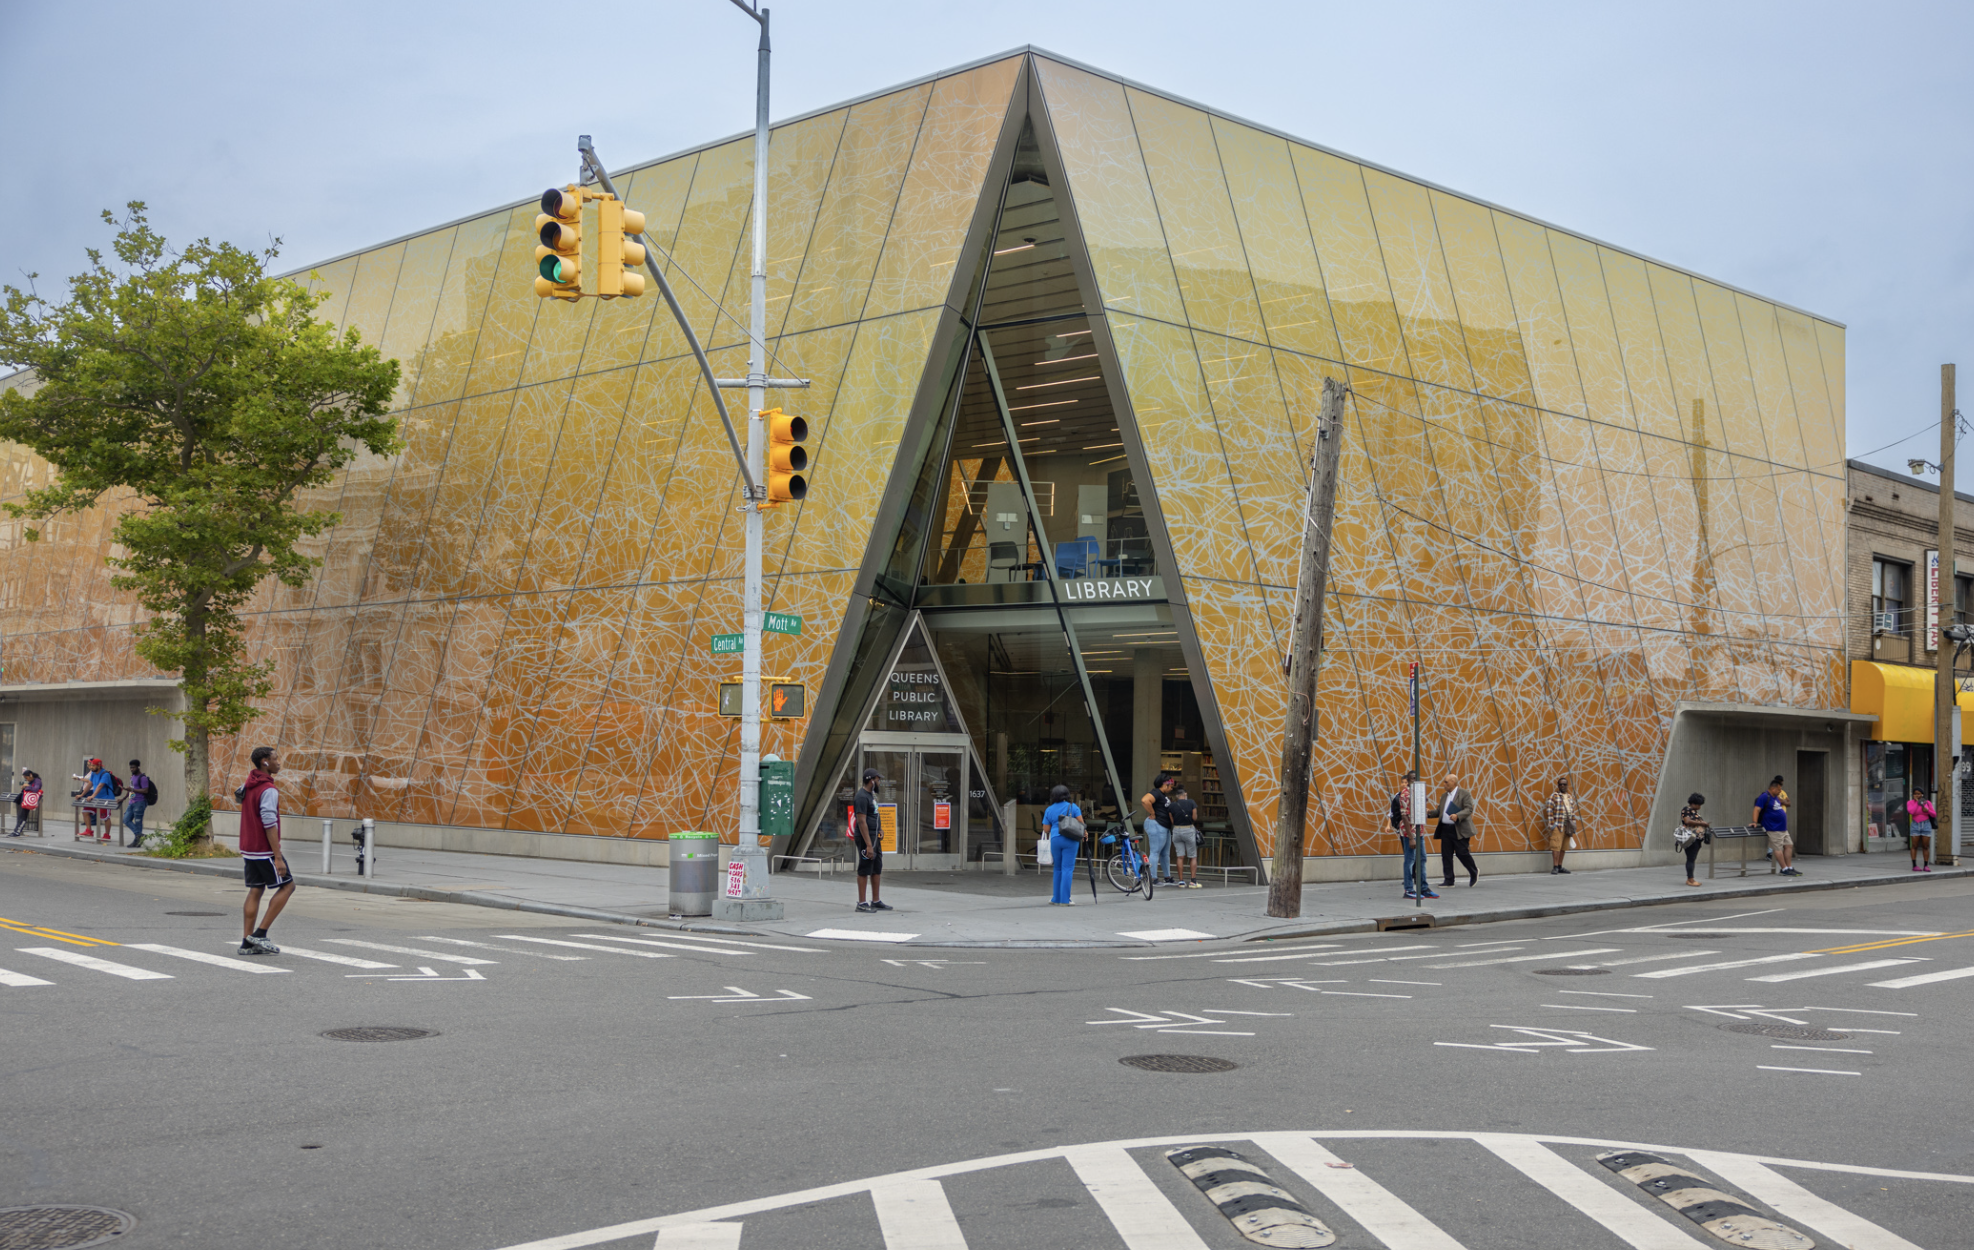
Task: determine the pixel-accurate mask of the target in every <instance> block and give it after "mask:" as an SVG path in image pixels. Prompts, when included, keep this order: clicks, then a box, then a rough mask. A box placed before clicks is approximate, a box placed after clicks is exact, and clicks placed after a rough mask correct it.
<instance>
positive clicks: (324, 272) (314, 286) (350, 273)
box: [303, 256, 360, 330]
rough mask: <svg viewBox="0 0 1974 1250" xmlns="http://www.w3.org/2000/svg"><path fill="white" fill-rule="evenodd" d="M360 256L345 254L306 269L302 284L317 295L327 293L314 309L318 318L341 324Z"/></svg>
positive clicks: (332, 323)
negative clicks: (319, 304) (327, 262)
mask: <svg viewBox="0 0 1974 1250" xmlns="http://www.w3.org/2000/svg"><path fill="white" fill-rule="evenodd" d="M359 259H360V257H356V256H345V257H344V258H343V259H341V260H338V261H331V262H330V263H329V264H326V265H318V266H316V267H315V268H313V269H311V270H309V271H308V277H307V278H306V279H304V280H303V285H304V286H306V287H308V289H309V290H311V291H314V292H316V293H317V294H319V295H327V296H328V297H329V298H328V299H326V300H324V301H323V302H322V304H321V306H320V307H318V308H317V309H316V310H315V315H316V317H317V318H318V319H319V320H322V321H326V322H328V323H329V324H330V325H333V326H336V327H337V328H338V330H340V329H341V327H342V324H343V315H344V314H345V313H347V312H348V311H349V303H350V286H351V284H352V283H354V282H355V281H356V264H357V261H358V260H359Z"/></svg>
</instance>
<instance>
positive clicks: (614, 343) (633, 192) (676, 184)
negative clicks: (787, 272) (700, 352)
mask: <svg viewBox="0 0 1974 1250" xmlns="http://www.w3.org/2000/svg"><path fill="white" fill-rule="evenodd" d="M691 178H692V162H691V161H690V160H676V161H667V162H665V163H664V164H662V165H654V166H651V167H649V168H645V169H638V170H633V171H631V172H630V173H628V174H625V175H624V176H623V177H622V178H620V179H617V180H616V184H617V193H618V194H619V195H621V196H623V197H624V203H625V204H627V205H628V206H629V207H630V208H632V209H634V210H635V211H637V212H640V213H643V214H644V215H645V223H644V228H645V231H646V235H645V237H646V239H647V240H650V239H652V238H653V237H654V236H655V237H656V238H660V239H665V240H667V241H669V239H670V237H671V235H672V233H673V231H674V230H675V229H676V228H677V225H678V219H679V210H680V209H681V208H682V207H683V206H684V204H685V193H686V190H687V188H688V187H689V186H690V185H691ZM590 220H592V221H594V220H595V218H594V217H592V218H591V219H590ZM661 263H662V258H661ZM639 269H640V271H641V270H642V267H641V266H640V267H639ZM646 277H647V279H648V278H649V275H648V274H647V275H646ZM592 285H594V284H593V283H592ZM591 302H593V303H594V304H596V306H597V307H596V315H595V316H594V317H593V318H592V319H591V321H590V330H589V337H588V338H587V339H586V340H584V343H583V351H582V358H581V360H580V361H578V362H577V364H576V365H575V368H577V369H578V370H580V371H581V372H584V373H596V372H600V371H601V370H605V369H618V368H622V367H624V366H626V365H631V364H635V363H637V361H638V360H639V358H640V357H641V356H642V355H643V352H644V346H645V342H646V340H647V339H648V338H649V337H650V334H651V327H652V326H653V325H655V324H658V323H661V322H662V323H664V324H666V325H670V324H671V321H672V311H671V309H669V308H667V307H665V297H664V296H662V295H660V294H659V293H658V289H657V285H656V284H655V283H651V284H649V285H648V286H647V288H646V290H645V292H644V294H643V295H641V296H638V297H636V298H634V299H609V300H604V299H600V300H594V301H591ZM674 333H676V331H674Z"/></svg>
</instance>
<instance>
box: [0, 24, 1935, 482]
mask: <svg viewBox="0 0 1974 1250" xmlns="http://www.w3.org/2000/svg"><path fill="white" fill-rule="evenodd" d="M613 14H614V16H612V15H613ZM774 16H775V36H776V39H775V49H776V55H775V91H774V116H775V117H776V118H777V119H780V118H782V117H787V116H792V115H794V114H797V113H802V112H807V111H809V110H811V109H815V108H817V107H820V106H824V105H828V104H831V103H834V102H836V101H839V100H843V99H847V98H850V97H853V96H858V95H862V94H865V93H867V92H870V91H872V90H874V89H877V88H880V87H885V86H889V85H891V84H893V83H898V82H902V81H905V80H908V79H912V78H916V77H919V76H921V75H924V74H927V73H930V72H933V71H936V70H940V69H944V68H947V67H949V66H953V65H957V64H961V63H963V62H966V61H971V60H975V59H977V58H980V57H982V56H985V55H988V54H991V53H994V52H999V51H1003V50H1006V49H1008V48H1012V47H1014V46H1016V45H1019V44H1023V43H1033V44H1037V45H1039V46H1041V47H1044V48H1048V49H1050V50H1051V51H1055V52H1058V53H1061V54H1064V55H1066V56H1069V57H1072V58H1074V59H1077V60H1081V61H1085V62H1087V63H1089V64H1092V65H1095V66H1098V67H1100V68H1103V69H1106V70H1109V71H1111V72H1113V73H1116V74H1119V75H1122V76H1124V77H1128V78H1132V79H1136V80H1138V81H1140V82H1144V83H1147V84H1149V85H1152V86H1155V87H1158V88H1161V89H1163V90H1166V91H1169V92H1172V93H1174V94H1177V95H1181V96H1185V97H1188V98H1190V99H1193V100H1196V101H1198V102H1200V103H1203V104H1207V105H1210V106H1212V107H1214V108H1216V109H1219V110H1221V111H1224V112H1227V113H1232V114H1234V115H1237V116H1241V117H1244V118H1248V119H1251V120H1254V121H1257V122H1261V123H1263V124H1266V125H1268V126H1271V127H1273V128H1275V129H1278V130H1282V131H1286V132H1288V133H1290V134H1293V135H1296V136H1298V137H1301V138H1305V139H1309V140H1311V141H1314V142H1316V143H1320V144H1322V145H1324V146H1326V147H1330V148H1334V149H1337V150H1339V151H1342V152H1345V153H1348V154H1350V155H1353V156H1359V157H1363V158H1365V159H1367V160H1371V161H1374V162H1376V163H1378V164H1381V165H1385V166H1387V167H1390V168H1393V169H1397V170H1400V171H1402V172H1405V173H1408V174H1412V175H1415V176H1417V177H1420V178H1424V179H1427V180H1429V181H1432V182H1436V183H1439V184H1440V185H1442V186H1446V187H1450V188H1452V189H1454V190H1457V191H1461V192H1464V193H1467V194H1470V195H1474V196H1477V197H1479V198H1482V199H1485V200H1490V201H1493V202H1495V203H1497V204H1501V205H1504V206H1506V207H1509V208H1513V209H1515V210H1517V211H1520V212H1525V213H1528V214H1530V215H1532V216H1535V217H1539V218H1542V219H1544V220H1547V221H1550V222H1554V223H1556V224H1558V225H1562V226H1567V227H1569V228H1571V229H1575V230H1579V231H1582V232H1583V233H1586V234H1589V235H1592V236H1594V237H1596V238H1599V239H1603V240H1605V241H1608V242H1611V243H1615V244H1618V245H1620V246H1623V247H1625V248H1628V249H1631V250H1633V251H1636V252H1640V253H1643V254H1644V255H1647V256H1650V257H1653V258H1655V259H1659V260H1665V261H1669V262H1671V263H1674V264H1677V265H1680V266H1682V267H1684V268H1687V269H1691V270H1694V271H1696V272H1698V273H1701V274H1705V275H1707V276H1709V277H1713V278H1718V279H1720V280H1722V281H1725V282H1729V283H1732V284H1734V285H1737V286H1741V287H1745V288H1747V289H1749V290H1752V291H1755V292H1757V293H1759V294H1762V295H1765V296H1768V297H1771V298H1773V299H1777V300H1781V301H1783V302H1785V303H1789V304H1794V305H1796V306H1798V307H1801V308H1806V309H1808V310H1810V311H1811V312H1815V313H1818V314H1820V315H1823V316H1826V317H1831V318H1834V319H1835V320H1838V321H1841V322H1844V323H1845V324H1846V325H1847V326H1848V327H1849V336H1848V346H1849V383H1850V393H1849V413H1850V429H1849V443H1850V449H1851V453H1852V454H1853V455H1863V454H1864V453H1872V454H1869V455H1867V456H1865V458H1868V459H1870V460H1872V461H1873V462H1875V463H1879V464H1884V465H1889V466H1893V467H1899V468H1901V469H1902V468H1903V462H1904V459H1905V457H1906V456H1908V455H1924V456H1927V457H1928V458H1935V457H1937V454H1938V445H1939V444H1938V436H1937V432H1936V429H1935V428H1929V427H1934V426H1935V423H1936V422H1937V421H1938V418H1939V366H1940V364H1941V363H1942V362H1944V361H1949V360H1957V361H1958V362H1959V363H1961V364H1963V365H1966V366H1968V368H1967V369H1966V370H1965V371H1964V373H1965V377H1964V380H1963V382H1962V398H1961V401H1960V406H1961V408H1962V409H1963V410H1964V411H1967V412H1970V413H1974V168H1970V158H1974V142H1970V140H1974V72H1970V69H1969V64H1968V57H1969V49H1970V48H1974V5H1967V4H1964V3H1963V4H1957V5H1956V4H1944V3H1942V4H1918V3H1913V4H1900V3H1885V2H1883V0H1881V2H1880V3H1877V4H1872V5H1864V4H1852V5H1836V4H1829V3H1803V4H1771V3H1742V2H1739V0H1711V2H1708V3H1659V4H1654V5H1649V6H1646V5H1635V4H1634V5H1618V4H1604V5H1596V4H1576V5H1563V4H1556V5H1538V4H1524V5H1477V4H1471V3H1468V4H1443V5H1434V4H1407V3H1397V2H1387V3H1381V4H1361V3H1355V4H1333V3H1280V2H1275V0H1260V2H1257V3H1252V4H1248V5H1244V6H1243V5H1232V4H1222V5H1205V4H1195V5H1179V4H1173V3H1168V2H1164V0H1144V2H1143V3H1138V4H1125V3H1115V2H1107V0H1084V2H1082V3H1075V2H1073V0H1002V2H1000V3H983V4H972V5H962V4H953V3H946V4H924V3H920V4H905V3H899V2H897V0H832V2H828V3H825V2H822V0H786V3H785V4H784V5H782V6H781V7H778V8H777V9H776V11H775V15H774ZM754 42H755V36H754V26H753V23H752V22H751V21H749V20H748V19H747V18H746V17H744V16H743V15H742V14H740V13H739V12H738V11H736V10H735V9H733V8H732V6H731V5H730V4H728V3H727V2H726V0H659V2H658V3H648V4H635V5H629V4H627V5H618V6H608V5H598V4H593V3H592V4H581V3H569V4H559V5H558V4H551V3H545V2H543V0H535V2H534V3H529V4H518V3H509V2H506V0H489V2H486V3H479V4H464V3H440V2H438V0H395V2H394V3H380V2H377V0H334V2H332V3H321V2H317V3H311V4H296V3H289V2H287V0H258V2H257V3H235V4H228V3H217V2H212V0H204V2H201V0H178V2H176V3H170V4H159V3H156V2H155V0H153V2H150V3H132V2H130V0H98V2H93V3H76V2H73V0H69V2H63V0H0V100H4V102H5V118H6V122H7V124H6V127H5V132H4V133H5V136H6V137H5V141H4V142H5V153H6V156H5V159H4V161H0V240H4V242H0V281H5V282H12V283H14V284H16V285H19V284H20V283H21V282H22V281H23V278H22V275H23V274H24V273H26V272H30V271H38V272H39V273H41V274H42V275H43V290H44V291H45V292H48V293H51V294H52V293H56V292H59V290H60V289H61V288H60V285H59V280H60V279H61V278H63V277H65V276H66V275H69V274H71V273H74V272H76V271H77V270H79V269H80V268H81V267H82V266H83V264H84V257H83V254H82V253H83V249H84V248H85V247H91V246H97V247H101V246H106V244H107V241H108V237H109V236H108V232H107V231H106V230H105V229H104V228H103V227H102V226H101V225H100V224H99V223H98V221H97V219H96V215H97V213H98V211H99V210H100V209H103V208H119V207H121V205H122V204H123V203H124V201H126V200H130V199H142V200H145V201H147V202H148V203H149V204H150V206H151V212H152V220H153V222H154V224H155V225H157V226H158V227H159V228H160V229H162V230H163V231H164V232H165V233H166V234H167V235H168V237H170V238H172V239H173V240H176V241H184V240H187V239H190V238H193V237H196V236H199V235H211V236H213V237H217V238H225V239H229V240H232V241H234V242H237V243H241V244H251V243H255V242H257V241H265V239H266V238H267V237H268V236H270V235H278V236H280V237H281V238H282V239H283V240H284V246H283V261H282V262H281V264H282V267H283V268H288V267H300V266H302V265H306V264H309V263H313V262H315V261H320V260H324V259H327V258H328V257H331V256H335V255H338V254H341V253H343V252H347V251H351V250H354V249H357V248H360V247H363V246H366V245H368V244H372V243H377V242H381V241H382V240H384V239H386V238H390V237H393V236H396V235H399V234H404V233H407V232H409V231H412V230H417V229H422V228H425V227H429V226H432V225H436V224H438V223H440V222H444V221H449V220H451V219H453V218H456V217H462V216H466V215H468V214H471V213H475V212H480V211H484V210H486V209H489V208H492V207H494V206H495V205H497V204H502V203H507V202H510V201H514V200H519V199H522V198H524V197H527V196H531V195H533V194H535V193H536V191H537V189H538V188H540V187H542V186H546V185H549V184H550V183H560V182H565V181H568V180H569V179H570V178H572V177H573V176H574V173H575V168H576V166H575V153H574V144H575V136H576V134H578V133H579V132H587V133H590V134H593V135H594V136H595V137H596V143H597V147H598V150H599V151H600V152H601V154H602V155H603V158H604V160H605V161H606V162H608V163H609V164H610V166H611V167H612V168H618V167H621V166H624V165H629V164H633V163H636V162H639V161H643V160H647V159H650V158H652V157H655V156H659V155H663V154H666V153H669V152H673V151H676V150H678V149H680V148H685V147H691V146H696V145H698V144H700V143H703V142H705V141H707V140H710V139H715V138H720V137H724V136H727V135H730V134H733V133H735V132H737V131H740V130H743V129H746V128H747V127H749V126H750V125H751V124H752V110H753V81H754V79H753V67H754ZM599 65H607V67H608V68H607V69H598V68H596V67H597V66H599ZM50 278H53V279H55V280H56V281H55V282H54V283H53V284H52V285H51V284H50V282H49V279H50ZM1913 435H1917V436H1916V437H1911V438H1910V439H1909V441H1907V442H1904V443H1901V444H1900V445H1898V446H1896V447H1892V448H1889V449H1886V450H1876V449H1878V448H1879V447H1880V446H1881V445H1882V444H1886V443H1890V442H1892V441H1893V440H1895V439H1899V438H1902V437H1906V436H1913ZM1966 480H1967V479H1966V477H1965V476H1964V475H1963V479H1962V481H1963V484H1964V483H1965V481H1966Z"/></svg>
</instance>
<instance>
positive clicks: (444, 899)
mask: <svg viewBox="0 0 1974 1250" xmlns="http://www.w3.org/2000/svg"><path fill="white" fill-rule="evenodd" d="M0 850H5V851H15V852H20V853H24V854H30V855H36V854H38V855H54V856H57V857H60V858H63V859H79V860H86V861H88V862H90V863H98V864H125V865H129V866H132V867H137V868H155V869H163V870H165V871H167V872H188V873H192V874H194V875H199V876H209V877H232V876H234V875H235V874H236V873H237V871H238V869H237V868H235V867H234V866H232V865H231V864H230V863H228V864H221V863H216V862H213V861H211V860H184V859H149V858H141V857H136V856H129V855H105V854H103V853H101V852H99V851H88V850H83V849H81V848H79V847H66V846H22V845H19V844H16V843H14V842H12V841H10V840H0ZM1966 876H1974V867H1969V868H1960V867H1955V868H1942V869H1939V870H1938V871H1936V872H1934V873H1931V874H1927V875H1925V876H1923V877H1920V878H1919V880H1921V881H1934V880H1939V879H1941V878H1953V877H1966ZM1912 880H1914V878H1913V876H1912V875H1911V874H1900V873H1885V874H1883V875H1880V876H1876V877H1854V878H1851V879H1849V880H1843V881H1820V880H1819V881H1804V880H1801V879H1798V880H1795V881H1792V882H1790V883H1789V884H1787V885H1781V884H1771V885H1738V886H1728V887H1724V888H1721V889H1717V890H1706V891H1704V892H1702V893H1700V894H1697V895H1695V894H1647V895H1640V896H1639V897H1637V898H1605V899H1593V900H1585V901H1583V902H1576V903H1549V904H1542V905H1536V906H1528V907H1500V908H1495V909H1493V910H1490V911H1479V912H1463V913H1460V914H1458V915H1440V914H1438V913H1435V912H1431V911H1426V910H1423V909H1421V910H1420V911H1419V912H1418V913H1416V914H1421V915H1427V916H1432V917H1433V927H1434V928H1451V927H1453V926H1456V925H1475V924H1494V923H1498V922H1500V921H1505V920H1539V919H1542V918H1544V917H1548V916H1576V915H1584V914H1586V913H1590V912H1607V911H1627V910H1630V909H1631V908H1634V907H1660V906H1664V905H1666V904H1668V903H1688V902H1694V901H1698V900H1702V899H1716V898H1760V897H1767V896H1770V895H1775V894H1799V893H1806V892H1809V891H1820V890H1849V889H1858V888H1862V887H1864V886H1882V885H1898V884H1900V883H1902V882H1910V881H1912ZM295 881H296V882H297V883H298V884H300V885H306V886H308V887H310V888H311V889H319V890H346V891H349V892H350V893H352V894H383V895H394V896H396V897H398V898H415V899H419V900H421V901H423V902H427V903H458V904H461V905H464V906H468V907H490V908H494V909H496V910H501V911H525V912H533V913H535V914H537V915H544V916H567V917H569V918H570V919H572V920H589V921H594V922H597V923H599V924H620V925H629V926H632V927H634V928H641V929H669V930H672V931H673V932H677V933H717V934H725V935H726V936H728V937H759V938H788V937H790V936H796V935H790V934H787V933H781V932H778V931H776V930H772V929H767V930H763V929H743V928H739V927H737V926H734V925H721V924H712V923H708V922H699V921H691V920H671V919H657V918H654V917H651V916H638V915H632V914H630V913H628V912H613V911H600V910H597V909H596V908H592V907H570V906H567V905H564V904H560V903H537V902H533V901H531V900H528V899H518V898H510V897H508V896H506V895H503V894H489V893H485V892H483V891H479V890H439V889H434V888H432V887H430V886H422V885H397V884H391V883H388V882H379V881H365V880H363V879H362V878H354V879H353V878H349V877H324V876H321V875H319V874H313V873H296V874H295ZM1413 914H1415V913H1414V912H1411V911H1406V912H1402V913H1398V915H1399V916H1411V915H1413ZM1392 918H1394V917H1385V919H1392ZM1377 928H1378V918H1376V917H1372V918H1365V919H1350V920H1331V921H1312V922H1311V923H1309V924H1305V925H1284V926H1281V927H1278V928H1272V929H1249V930H1247V931H1245V932H1242V933H1234V934H1228V935H1225V936H1222V937H1216V938H1213V939H1210V940H1212V941H1216V942H1244V943H1245V942H1271V941H1285V940H1288V939H1291V938H1305V937H1328V936H1331V935H1333V934H1339V933H1374V932H1376V931H1377ZM809 940H815V939H809ZM820 940H823V941H829V940H831V939H827V938H825V939H820ZM1207 940H1209V939H1205V938H1201V939H1197V940H1196V941H1191V942H1164V943H1152V942H1142V941H1130V942H1118V941H1106V940H1103V939H1100V938H1095V939H1077V938H1055V939H1051V938H1039V939H1037V938H998V939H993V938H990V939H982V940H976V941H966V940H963V939H954V940H951V941H943V942H942V941H912V942H900V943H896V944H895V948H896V949H911V950H928V949H945V950H1115V949H1124V950H1128V949H1133V948H1142V947H1150V946H1154V945H1162V946H1189V945H1198V943H1199V942H1203V941H1207Z"/></svg>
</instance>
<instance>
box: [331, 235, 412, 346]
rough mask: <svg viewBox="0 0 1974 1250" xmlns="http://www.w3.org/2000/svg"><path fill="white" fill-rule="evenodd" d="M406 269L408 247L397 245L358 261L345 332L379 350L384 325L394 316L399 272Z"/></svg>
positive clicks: (369, 253) (375, 251) (372, 253)
mask: <svg viewBox="0 0 1974 1250" xmlns="http://www.w3.org/2000/svg"><path fill="white" fill-rule="evenodd" d="M403 265H404V244H402V243H393V244H391V245H390V246H389V247H380V248H377V249H376V250H374V251H369V252H365V253H364V254H363V255H362V256H360V257H358V258H357V265H356V282H355V283H354V284H353V285H352V286H351V287H350V303H349V308H348V309H347V310H346V311H345V312H344V314H343V325H344V327H345V328H348V329H353V330H355V331H356V332H357V333H358V334H361V335H362V336H363V341H364V342H366V343H368V344H370V345H371V346H373V347H374V346H376V344H377V341H378V340H379V339H381V338H382V337H383V334H384V321H385V319H386V318H387V317H389V316H390V315H391V297H392V296H394V295H396V294H397V284H398V270H399V269H401V268H402V267H403Z"/></svg>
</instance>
